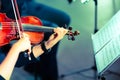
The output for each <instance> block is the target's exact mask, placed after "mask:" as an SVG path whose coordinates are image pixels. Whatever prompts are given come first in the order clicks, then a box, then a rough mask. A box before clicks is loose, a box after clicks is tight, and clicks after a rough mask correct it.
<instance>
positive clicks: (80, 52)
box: [11, 0, 120, 80]
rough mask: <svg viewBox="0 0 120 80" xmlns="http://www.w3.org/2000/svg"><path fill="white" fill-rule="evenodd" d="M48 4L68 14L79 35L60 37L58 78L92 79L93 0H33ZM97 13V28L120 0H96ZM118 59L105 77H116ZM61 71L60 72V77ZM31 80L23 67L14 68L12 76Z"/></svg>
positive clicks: (59, 79)
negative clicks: (85, 0) (73, 39)
mask: <svg viewBox="0 0 120 80" xmlns="http://www.w3.org/2000/svg"><path fill="white" fill-rule="evenodd" d="M36 1H37V2H38V3H39V2H40V3H43V4H46V5H49V6H51V7H54V8H57V9H60V10H62V11H64V12H66V13H67V14H69V15H70V17H71V23H70V26H72V27H73V31H74V30H79V31H80V35H79V36H76V37H75V41H69V40H68V39H67V37H64V39H63V40H62V41H61V43H60V46H59V49H58V54H57V63H58V64H57V65H58V71H59V78H58V80H96V79H95V78H94V77H95V74H96V70H95V69H94V66H95V64H94V51H93V45H92V39H91V34H94V25H95V21H94V19H95V0H89V1H88V2H86V3H81V0H72V2H71V3H69V2H68V0H36ZM97 2H98V16H97V20H98V21H97V28H98V30H99V29H101V28H102V27H103V26H104V25H105V24H106V23H107V22H108V21H109V20H110V19H111V18H112V17H113V15H115V13H116V12H118V11H119V9H120V0H97ZM119 63H120V62H119V61H117V62H116V63H115V64H116V65H115V66H114V65H113V66H111V68H112V70H113V71H114V72H115V73H111V74H108V75H106V76H105V77H106V80H119V79H120V75H119V73H120V67H119ZM61 75H64V76H62V77H61ZM16 78H17V80H35V79H34V75H32V74H30V73H28V72H26V71H24V70H23V68H15V70H14V73H13V74H12V78H11V79H12V80H16Z"/></svg>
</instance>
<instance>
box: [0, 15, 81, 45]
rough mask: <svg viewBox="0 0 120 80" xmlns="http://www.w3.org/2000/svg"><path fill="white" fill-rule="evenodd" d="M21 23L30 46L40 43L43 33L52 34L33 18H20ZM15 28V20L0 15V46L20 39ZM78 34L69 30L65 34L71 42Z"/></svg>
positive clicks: (48, 28)
mask: <svg viewBox="0 0 120 80" xmlns="http://www.w3.org/2000/svg"><path fill="white" fill-rule="evenodd" d="M21 21H22V27H23V30H24V33H27V34H28V35H29V37H30V41H31V43H32V44H37V43H39V42H41V41H42V40H43V38H44V32H53V29H54V28H51V27H45V26H42V22H41V20H40V19H38V18H37V17H34V16H26V17H21ZM16 26H17V24H16V22H15V20H12V19H10V18H8V17H7V16H6V14H4V13H0V46H3V45H5V44H8V43H9V42H10V41H11V40H15V39H19V38H20V36H19V34H18V29H17V27H16ZM78 34H79V32H78V31H75V32H74V33H73V32H71V28H70V30H69V31H68V33H67V35H68V36H69V39H71V40H74V36H76V35H78Z"/></svg>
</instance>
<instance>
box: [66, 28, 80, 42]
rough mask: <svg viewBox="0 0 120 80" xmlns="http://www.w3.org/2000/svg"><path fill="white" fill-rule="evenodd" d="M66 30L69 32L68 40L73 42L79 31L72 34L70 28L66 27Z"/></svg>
mask: <svg viewBox="0 0 120 80" xmlns="http://www.w3.org/2000/svg"><path fill="white" fill-rule="evenodd" d="M68 30H69V31H68V33H67V35H68V40H72V41H74V40H75V37H74V36H77V35H79V34H80V32H79V31H74V32H72V27H68Z"/></svg>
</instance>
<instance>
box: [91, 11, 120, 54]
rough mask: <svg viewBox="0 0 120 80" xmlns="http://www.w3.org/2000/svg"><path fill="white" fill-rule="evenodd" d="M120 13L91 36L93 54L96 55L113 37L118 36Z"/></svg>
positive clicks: (119, 32)
mask: <svg viewBox="0 0 120 80" xmlns="http://www.w3.org/2000/svg"><path fill="white" fill-rule="evenodd" d="M119 30H120V11H119V12H118V13H117V14H116V15H115V16H113V18H112V19H111V20H110V21H109V22H108V23H107V24H106V25H105V26H103V27H102V29H100V30H99V31H98V32H97V33H96V34H93V35H92V41H93V46H94V52H95V53H97V52H98V51H99V50H101V48H103V47H104V46H105V45H106V44H107V43H108V42H109V41H110V40H111V39H112V38H113V37H114V36H116V35H118V34H120V31H119Z"/></svg>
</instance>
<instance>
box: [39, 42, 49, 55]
mask: <svg viewBox="0 0 120 80" xmlns="http://www.w3.org/2000/svg"><path fill="white" fill-rule="evenodd" d="M41 48H42V50H43V51H44V53H48V52H50V50H51V48H49V47H48V45H47V42H45V41H43V42H42V43H41Z"/></svg>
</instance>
